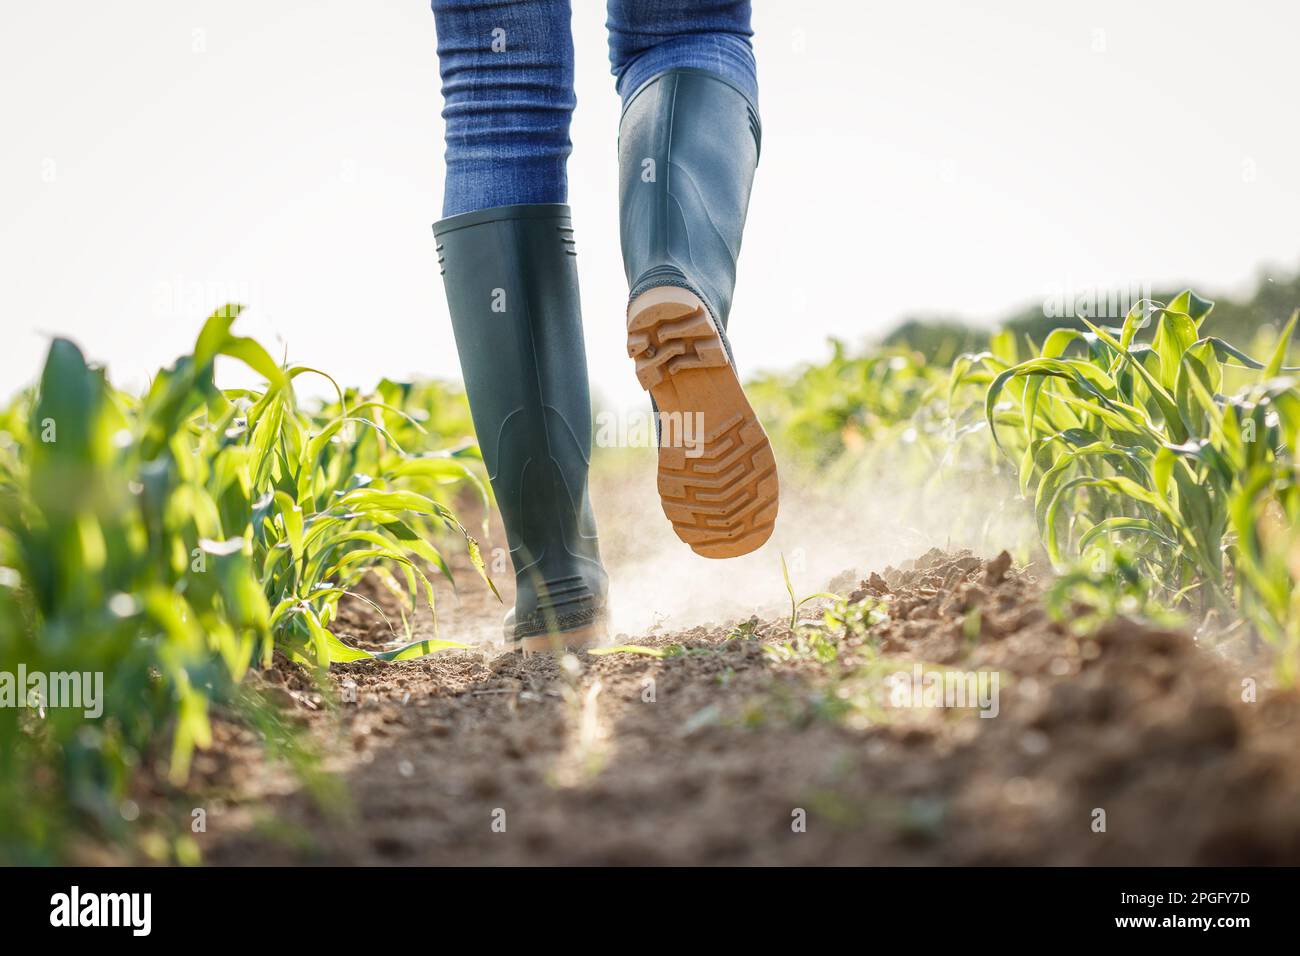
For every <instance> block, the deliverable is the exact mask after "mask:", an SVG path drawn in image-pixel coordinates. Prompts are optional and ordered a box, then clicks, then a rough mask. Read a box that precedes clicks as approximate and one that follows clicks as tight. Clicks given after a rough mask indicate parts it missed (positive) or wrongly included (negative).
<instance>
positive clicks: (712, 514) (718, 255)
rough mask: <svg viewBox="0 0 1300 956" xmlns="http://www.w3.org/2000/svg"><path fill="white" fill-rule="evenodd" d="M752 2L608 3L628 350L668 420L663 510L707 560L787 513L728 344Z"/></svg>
mask: <svg viewBox="0 0 1300 956" xmlns="http://www.w3.org/2000/svg"><path fill="white" fill-rule="evenodd" d="M749 12H750V11H749V4H748V3H733V2H719V0H609V19H608V26H609V49H610V61H611V63H612V65H613V72H614V74H615V75H616V76H617V77H618V90H619V93H620V94H621V95H622V97H623V117H622V120H621V121H620V123H619V137H618V138H619V143H618V161H619V225H620V232H621V235H622V245H623V266H624V270H625V271H626V273H627V282H628V290H629V292H628V310H627V322H628V354H629V355H630V356H631V357H632V358H634V359H635V360H636V374H637V378H638V380H639V381H640V382H641V385H642V387H643V388H645V389H646V390H648V391H649V392H650V396H651V400H652V402H653V403H654V405H655V408H656V409H657V410H658V412H659V416H660V417H659V425H660V433H659V434H660V441H659V444H660V449H659V494H660V498H661V500H662V503H663V509H664V514H665V515H666V516H667V517H668V519H669V520H670V521H671V522H672V525H673V530H674V531H676V532H677V536H678V537H679V538H681V539H682V540H683V541H684V542H686V543H687V544H689V545H690V546H691V548H692V549H693V550H694V551H695V552H696V553H697V554H700V555H703V556H704V557H709V558H728V557H734V556H736V555H741V554H747V553H749V552H750V551H753V550H754V549H756V548H758V547H759V546H761V545H762V544H763V542H764V541H766V540H767V539H768V537H770V536H771V534H772V529H773V527H774V525H775V522H776V512H777V497H778V488H777V477H776V460H775V458H773V456H772V449H771V446H770V445H769V444H768V440H767V435H766V434H764V432H763V426H762V425H761V424H759V422H758V419H757V417H756V416H755V415H754V410H753V408H752V407H751V406H750V404H749V401H748V400H747V399H746V398H745V393H744V391H743V390H742V389H741V387H740V379H739V377H738V375H737V372H736V368H735V365H734V363H733V361H732V357H731V346H730V343H729V342H728V340H727V323H728V320H729V318H730V314H731V301H732V291H733V289H734V287H735V283H736V257H737V256H738V255H739V254H740V240H741V235H742V233H743V232H744V229H745V215H746V211H747V210H748V207H749V191H750V186H751V185H752V183H753V180H754V168H755V166H756V165H757V164H758V147H759V124H758V82H757V80H756V78H755V73H754V53H753V50H752V49H751V47H750V42H749V38H750V36H751V34H752V31H751V30H750V26H749ZM674 429H676V432H677V434H676V435H674V434H673V430H674Z"/></svg>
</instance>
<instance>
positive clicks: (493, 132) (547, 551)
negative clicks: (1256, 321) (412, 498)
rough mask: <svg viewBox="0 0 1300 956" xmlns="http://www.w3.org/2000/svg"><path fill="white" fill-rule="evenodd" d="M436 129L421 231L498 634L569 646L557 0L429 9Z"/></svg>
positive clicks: (578, 461)
mask: <svg viewBox="0 0 1300 956" xmlns="http://www.w3.org/2000/svg"><path fill="white" fill-rule="evenodd" d="M433 11H434V15H435V18H436V26H437V30H438V58H439V67H440V70H441V72H442V80H443V96H444V99H445V108H444V110H443V116H444V117H446V120H447V182H446V193H445V196H444V199H443V214H444V216H445V217H446V218H444V219H443V220H442V221H441V222H439V223H437V224H436V225H435V226H434V227H433V228H434V235H435V237H436V244H437V251H438V262H439V265H440V266H441V267H442V273H443V282H444V285H445V287H446V291H447V307H448V311H449V312H450V313H451V322H452V330H453V331H454V333H455V336H456V350H457V352H458V353H459V356H460V366H461V372H462V374H463V376H464V379H465V392H466V394H467V395H468V397H469V404H470V412H471V413H472V415H473V418H474V430H475V432H476V433H477V434H478V441H479V447H480V449H481V450H482V453H483V461H484V463H485V464H486V465H487V470H488V475H489V477H490V479H491V481H492V490H493V492H494V494H495V497H496V503H497V507H498V508H499V509H500V511H501V518H502V522H503V523H504V524H505V529H506V537H507V540H508V543H509V546H510V559H511V563H512V564H513V565H514V571H515V606H514V609H513V610H512V611H511V612H510V613H509V614H508V615H507V618H506V638H507V640H509V641H511V642H513V643H514V644H515V645H516V646H518V647H520V648H522V649H524V650H530V649H532V650H540V649H543V648H547V647H550V646H552V645H555V646H559V645H566V646H577V645H579V644H583V643H587V642H589V641H591V640H596V639H599V638H600V637H601V636H602V634H603V629H604V624H603V622H604V608H605V592H606V576H605V570H604V568H603V567H602V566H601V562H600V554H599V551H598V549H597V545H596V526H595V521H594V519H593V518H592V513H591V505H590V502H589V501H588V498H587V462H588V459H589V458H590V456H591V400H590V396H589V394H588V388H587V358H586V351H585V349H584V347H583V337H582V313H581V310H580V308H579V298H578V272H577V265H576V260H575V258H574V256H575V253H574V244H573V243H574V240H573V228H572V225H571V223H570V218H569V207H568V206H566V205H564V201H565V199H566V183H565V171H564V166H565V161H566V160H567V159H568V156H569V116H570V114H571V113H572V111H573V106H574V95H573V43H572V40H571V38H570V35H569V4H568V2H567V0H566V2H558V0H528V2H524V3H519V2H516V3H506V2H483V0H477V2H467V0H460V2H452V0H434V3H433Z"/></svg>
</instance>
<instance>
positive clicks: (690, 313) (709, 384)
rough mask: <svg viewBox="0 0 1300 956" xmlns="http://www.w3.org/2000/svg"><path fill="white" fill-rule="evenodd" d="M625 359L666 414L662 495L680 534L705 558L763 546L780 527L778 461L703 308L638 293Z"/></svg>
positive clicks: (667, 292) (684, 295) (655, 292)
mask: <svg viewBox="0 0 1300 956" xmlns="http://www.w3.org/2000/svg"><path fill="white" fill-rule="evenodd" d="M627 353H628V355H629V356H631V357H632V358H633V359H635V360H636V377H637V379H638V381H640V382H641V387H642V388H644V389H646V390H647V391H648V392H650V394H651V395H652V396H653V397H654V401H655V404H656V405H657V406H658V408H659V414H660V433H661V435H665V436H666V438H667V441H664V440H661V442H660V447H659V497H660V500H661V501H662V503H663V509H664V514H665V515H667V516H668V520H669V521H671V522H672V525H673V530H674V531H675V532H676V533H677V537H679V538H681V539H682V541H684V542H686V543H687V544H689V545H690V546H691V549H692V550H693V551H694V552H695V553H696V554H699V555H702V556H703V557H706V558H734V557H738V556H739V555H742V554H749V553H750V552H751V551H754V550H756V549H757V548H759V547H760V546H762V544H763V542H765V541H766V540H767V539H768V538H769V537H771V535H772V529H773V527H775V525H776V513H777V506H778V498H779V485H778V482H777V476H776V458H775V457H774V456H773V454H772V445H771V443H770V442H769V441H768V439H767V433H766V432H764V431H763V426H762V425H761V424H760V423H759V421H758V417H757V416H756V415H755V414H754V409H753V408H752V407H751V406H750V404H749V399H747V398H746V397H745V392H744V390H743V389H742V388H741V387H740V380H739V379H738V378H737V377H736V370H735V369H734V368H733V367H732V365H731V363H730V362H729V361H728V360H727V352H726V349H725V348H724V347H723V344H722V337H721V336H720V335H719V334H718V330H717V329H715V328H714V327H713V323H712V321H710V319H709V312H708V309H707V308H706V306H705V305H704V303H703V302H701V301H700V299H699V297H698V296H696V295H695V294H694V293H693V292H690V291H689V290H687V289H682V288H679V287H677V286H659V287H657V288H654V289H651V290H649V291H648V292H644V293H642V294H641V295H639V296H637V297H636V299H634V300H633V301H632V303H631V304H630V305H629V306H628V310H627ZM665 429H667V432H665ZM674 430H675V434H674Z"/></svg>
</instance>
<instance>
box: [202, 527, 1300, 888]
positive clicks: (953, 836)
mask: <svg viewBox="0 0 1300 956" xmlns="http://www.w3.org/2000/svg"><path fill="white" fill-rule="evenodd" d="M879 571H880V573H875V574H873V573H870V572H864V573H851V574H845V575H841V576H840V577H839V578H838V580H835V581H833V582H831V589H832V590H833V591H835V592H836V593H839V594H842V595H844V596H845V597H846V598H849V601H848V603H847V604H846V605H845V607H844V608H843V611H844V617H846V618H848V619H849V621H848V623H844V622H843V621H840V620H836V621H834V622H832V623H831V624H829V625H827V624H825V623H824V611H825V609H826V608H827V607H830V606H831V603H832V602H830V601H829V600H827V599H817V600H815V601H811V602H809V603H807V604H804V605H803V606H802V608H801V609H800V613H799V617H800V627H799V628H798V634H797V635H796V634H794V633H792V631H791V629H790V611H789V607H788V606H787V607H786V608H785V610H784V611H782V610H781V609H780V606H779V604H777V605H773V606H772V607H771V609H770V610H769V611H768V612H766V613H764V614H761V615H756V616H752V617H750V618H747V619H738V620H732V621H729V622H725V623H718V624H715V625H709V626H700V627H692V628H689V629H680V628H678V629H665V630H668V631H669V632H667V633H663V632H660V631H659V630H656V629H650V633H645V634H640V635H632V636H627V635H624V636H621V637H619V638H618V639H617V640H618V641H619V642H620V644H626V645H633V646H635V647H636V648H640V649H642V650H641V651H633V650H622V651H616V652H613V653H607V654H603V655H595V654H578V655H574V656H570V657H567V658H564V659H560V660H557V659H555V658H553V657H550V656H537V657H531V658H528V659H523V658H521V657H520V656H518V655H515V654H508V653H500V652H499V650H493V649H491V648H486V649H483V650H474V651H460V652H450V653H446V654H444V655H441V656H438V657H435V658H431V659H425V660H420V661H412V662H406V663H398V664H382V663H375V662H363V663H356V664H349V665H343V666H336V667H334V668H333V670H332V672H331V674H330V681H331V682H332V684H333V690H332V692H329V693H327V694H325V695H322V694H321V693H319V691H318V690H317V689H316V688H314V687H313V685H312V684H311V683H310V681H308V680H307V679H306V678H305V677H304V675H302V674H300V673H297V672H296V671H295V670H294V669H293V668H292V667H290V666H285V665H282V666H281V667H279V668H277V669H276V670H274V671H271V672H269V673H266V674H264V675H262V676H261V677H260V678H259V680H260V681H261V682H262V684H263V685H264V692H265V693H266V694H267V696H268V698H269V699H271V700H273V701H275V702H276V703H277V705H278V706H279V707H280V708H281V709H282V710H283V712H284V713H285V714H286V716H288V717H289V718H290V719H292V720H294V721H297V722H299V723H300V724H301V725H302V726H303V727H304V728H305V729H306V731H307V734H308V736H309V737H310V739H312V740H313V741H314V742H315V744H316V745H317V746H318V747H319V748H320V750H321V752H322V753H323V754H324V758H323V767H324V769H326V770H328V771H330V772H332V773H334V774H337V777H338V779H339V780H341V781H342V787H341V788H340V790H341V794H342V796H341V798H340V799H335V800H333V801H324V802H322V801H321V800H319V799H316V798H312V797H310V796H308V794H307V792H306V791H305V790H304V788H302V787H301V786H300V785H299V784H298V783H297V781H296V779H295V778H294V776H293V775H291V774H289V773H288V772H287V771H286V770H284V769H283V768H282V767H276V766H270V765H268V764H267V763H265V762H264V761H262V760H261V759H260V758H259V756H258V751H257V748H255V747H254V745H253V742H252V737H251V734H249V732H248V731H246V730H242V729H241V728H239V727H237V726H235V725H232V724H229V723H225V722H221V723H219V725H218V727H217V746H216V747H215V748H214V750H213V751H211V752H209V753H206V754H204V755H201V756H200V758H199V762H198V763H197V764H196V770H197V780H196V784H195V787H196V789H198V790H200V791H202V796H201V797H200V798H198V799H199V800H200V801H201V803H200V805H202V806H203V807H205V809H207V810H208V825H207V831H206V832H205V833H202V834H199V835H198V837H199V843H200V846H201V848H202V850H203V853H204V857H205V859H206V860H207V861H208V862H209V863H213V864H241V865H242V864H265V863H279V864H311V863H337V864H1012V863H1023V864H1080V863H1086V864H1144V865H1150V864H1175V863H1202V864H1204V863H1209V864H1277V863H1291V864H1294V863H1300V759H1297V755H1296V750H1295V740H1296V736H1297V730H1298V729H1300V697H1298V696H1297V694H1296V693H1295V692H1282V691H1274V690H1270V689H1268V685H1269V679H1268V678H1269V674H1268V665H1267V662H1266V661H1265V660H1264V659H1262V658H1259V657H1251V656H1250V655H1242V654H1240V653H1237V654H1234V655H1225V654H1223V653H1220V652H1218V651H1216V650H1214V649H1211V648H1208V647H1202V646H1198V645H1197V644H1196V643H1195V642H1194V641H1193V639H1192V638H1191V637H1189V636H1187V635H1186V634H1183V633H1178V632H1172V631H1162V630H1154V629H1150V628H1146V627H1143V626H1140V625H1138V624H1135V623H1131V622H1126V621H1122V620H1121V621H1117V622H1114V623H1112V624H1109V625H1107V626H1105V627H1104V628H1102V629H1101V630H1100V631H1098V632H1096V633H1093V634H1091V635H1087V636H1078V635H1075V634H1074V633H1072V629H1071V627H1070V626H1069V622H1057V621H1054V620H1051V619H1050V618H1049V616H1048V615H1047V614H1046V613H1045V611H1044V607H1043V603H1042V583H1041V582H1039V581H1038V580H1036V578H1035V576H1034V575H1033V574H1032V573H1030V572H1028V571H1026V570H1023V569H1017V568H1015V567H1012V566H1011V562H1010V559H1009V558H1008V557H1007V556H1006V555H1001V556H999V557H997V558H994V559H993V560H991V561H986V560H981V559H980V558H978V557H975V556H972V555H970V554H969V553H964V552H958V553H944V552H940V551H931V552H929V553H928V554H925V555H924V556H922V557H920V558H919V559H917V560H915V561H912V562H906V563H904V565H903V566H902V567H901V568H899V569H892V568H891V569H879ZM481 592H482V589H478V590H477V591H475V592H474V593H472V594H467V595H466V596H465V597H463V598H462V600H461V603H460V604H459V606H454V607H449V608H447V609H446V610H445V611H444V612H442V617H441V622H442V623H441V629H442V633H443V635H444V636H448V637H452V636H459V635H464V634H471V633H472V634H477V635H485V634H490V633H492V632H493V631H494V629H495V628H496V627H497V622H498V621H499V615H500V611H501V608H500V606H499V605H497V604H496V602H495V600H490V599H489V596H486V595H485V594H484V593H481ZM376 594H377V592H376ZM345 612H346V613H345V614H344V615H343V619H342V623H341V626H340V628H339V631H340V634H341V635H342V636H345V637H347V638H350V639H352V640H355V641H357V642H358V643H360V644H362V645H363V646H376V645H377V644H378V643H382V642H383V641H384V640H386V639H387V638H388V636H389V635H388V634H387V632H386V630H385V628H384V626H383V623H382V620H381V619H380V618H379V617H378V615H376V614H375V612H374V611H373V610H371V609H370V608H369V607H368V606H367V605H366V604H364V603H362V602H360V601H354V602H351V603H350V604H348V605H347V606H346V608H345ZM818 622H823V623H822V626H821V627H817V626H816V625H817V624H818ZM645 651H649V652H650V653H646V652H645ZM917 666H919V667H920V668H921V670H920V674H919V675H918V674H917V672H916V670H915V668H916V667H917ZM943 671H952V672H953V673H954V674H956V675H958V676H961V677H962V679H966V680H970V681H972V683H971V684H969V685H966V686H970V687H971V688H972V689H975V688H977V687H978V686H979V685H978V683H977V682H978V680H979V675H980V674H981V673H983V675H984V680H985V685H984V686H985V689H986V690H987V691H988V693H987V694H986V697H985V698H984V699H981V700H978V701H977V700H976V699H975V697H974V696H971V697H968V698H967V699H966V700H965V701H964V703H965V704H966V705H967V706H964V707H955V706H954V707H949V706H932V705H933V704H937V703H954V702H955V703H961V701H952V700H944V699H940V700H934V699H930V700H928V701H927V699H926V697H925V695H924V694H923V693H921V692H920V691H921V690H922V688H924V687H925V682H926V681H927V680H929V678H928V677H927V676H926V675H928V674H930V673H933V672H940V673H942V672H943ZM994 672H996V674H997V678H998V684H997V693H996V694H993V693H992V683H991V682H992V677H991V675H992V674H993V673H994ZM899 675H901V677H900V676H899ZM1252 681H1253V682H1254V686H1256V687H1257V691H1256V693H1255V694H1251V693H1249V688H1250V687H1251V686H1252V685H1251V683H1250V682H1252ZM905 689H906V690H905ZM912 690H916V691H917V693H915V694H914V695H911V696H912V699H911V700H910V701H909V699H908V695H909V694H910V692H911V691H912ZM335 697H336V698H337V700H336V702H334V703H332V702H331V698H335ZM1244 698H1245V699H1244ZM909 703H913V704H917V703H919V704H921V706H908V704H909ZM973 703H974V704H977V706H970V705H971V704H973ZM994 710H996V716H993V711H994ZM981 713H984V714H986V715H987V716H981Z"/></svg>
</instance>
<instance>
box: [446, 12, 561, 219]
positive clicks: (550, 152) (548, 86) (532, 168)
mask: <svg viewBox="0 0 1300 956" xmlns="http://www.w3.org/2000/svg"><path fill="white" fill-rule="evenodd" d="M433 15H434V23H435V27H436V28H437V33H438V69H439V72H440V73H441V74H442V96H443V110H442V116H443V119H445V120H446V122H447V133H446V147H447V148H446V161H447V179H446V188H445V191H444V193H443V203H442V214H443V215H444V216H454V215H456V214H458V213H462V212H472V211H473V210H476V209H486V208H489V207H492V206H508V205H512V204H516V203H554V202H564V201H565V200H566V199H567V198H568V180H567V175H566V172H565V164H566V162H567V160H568V158H569V152H570V150H571V144H570V142H569V118H570V116H571V115H572V113H573V108H574V105H575V103H576V98H575V97H574V93H573V37H572V34H571V33H570V29H569V24H570V10H569V2H568V0H525V2H519V0H513V2H512V0H433Z"/></svg>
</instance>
